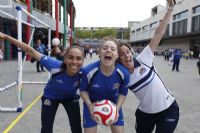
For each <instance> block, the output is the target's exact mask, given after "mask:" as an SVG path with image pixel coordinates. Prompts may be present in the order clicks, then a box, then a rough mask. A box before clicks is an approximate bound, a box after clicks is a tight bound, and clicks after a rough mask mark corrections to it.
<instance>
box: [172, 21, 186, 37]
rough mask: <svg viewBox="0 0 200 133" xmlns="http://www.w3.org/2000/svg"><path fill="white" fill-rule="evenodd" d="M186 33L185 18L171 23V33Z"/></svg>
mask: <svg viewBox="0 0 200 133" xmlns="http://www.w3.org/2000/svg"><path fill="white" fill-rule="evenodd" d="M184 33H187V19H184V20H181V21H178V22H174V23H173V30H172V34H173V35H181V34H184Z"/></svg>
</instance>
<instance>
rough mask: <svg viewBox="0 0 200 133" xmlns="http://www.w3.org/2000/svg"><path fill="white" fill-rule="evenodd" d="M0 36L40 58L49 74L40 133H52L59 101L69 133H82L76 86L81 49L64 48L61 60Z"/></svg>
mask: <svg viewBox="0 0 200 133" xmlns="http://www.w3.org/2000/svg"><path fill="white" fill-rule="evenodd" d="M0 39H4V40H8V41H10V42H11V44H13V45H15V46H17V47H19V48H21V49H22V51H24V52H26V53H27V54H29V55H30V56H31V57H32V58H35V59H36V60H37V61H39V62H40V63H41V64H42V65H44V67H45V68H46V69H47V70H48V71H49V72H50V73H51V77H50V79H49V81H48V83H47V84H46V86H45V88H44V93H43V96H42V98H41V100H42V109H41V133H53V124H54V119H55V115H56V111H57V109H58V106H59V104H62V105H63V106H64V108H65V111H66V112H67V114H68V118H69V123H70V127H71V131H72V133H82V128H81V116H80V105H79V98H80V96H79V94H78V91H77V90H78V88H79V83H80V78H81V75H80V74H81V73H80V71H81V67H82V65H83V61H84V53H83V50H82V49H81V48H80V47H78V46H71V47H69V48H68V49H66V52H65V55H64V60H63V61H60V60H57V59H55V58H52V57H49V56H46V55H44V54H42V53H40V52H38V51H36V50H35V49H33V48H32V47H30V46H29V45H27V44H25V43H23V42H21V41H18V40H16V39H15V38H13V37H11V36H8V35H6V34H3V33H1V32H0Z"/></svg>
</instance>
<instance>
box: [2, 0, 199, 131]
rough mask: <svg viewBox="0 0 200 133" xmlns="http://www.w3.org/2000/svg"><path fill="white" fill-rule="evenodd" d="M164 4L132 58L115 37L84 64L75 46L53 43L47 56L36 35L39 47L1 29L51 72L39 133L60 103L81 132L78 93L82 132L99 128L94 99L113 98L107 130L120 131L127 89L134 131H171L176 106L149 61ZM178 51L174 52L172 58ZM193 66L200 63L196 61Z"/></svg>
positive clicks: (73, 127) (49, 128)
mask: <svg viewBox="0 0 200 133" xmlns="http://www.w3.org/2000/svg"><path fill="white" fill-rule="evenodd" d="M168 6H169V8H168V10H167V12H166V14H165V16H164V18H163V19H162V21H161V23H160V24H159V26H158V28H157V29H156V31H155V35H154V37H153V38H152V40H151V41H150V43H149V44H148V45H147V46H146V47H145V48H144V49H143V50H142V51H141V53H139V54H137V56H135V57H134V55H133V50H132V48H131V46H130V45H129V44H127V43H119V42H117V41H116V40H115V39H114V38H112V37H107V38H105V39H104V42H103V43H102V45H101V47H100V49H99V60H98V61H96V62H93V63H90V64H88V65H86V66H84V67H83V62H84V56H85V52H84V50H83V49H82V48H81V47H79V46H77V45H73V46H70V47H68V48H67V49H66V50H65V51H62V50H61V49H62V48H59V47H58V45H59V44H58V45H56V46H54V47H52V51H51V54H50V55H51V56H47V55H46V54H45V51H46V50H45V47H44V46H43V44H42V43H41V40H40V39H38V40H37V43H36V44H37V47H36V48H32V47H30V46H28V45H26V44H25V43H23V42H20V41H18V40H16V39H15V38H13V37H11V36H8V35H6V34H4V33H0V39H4V40H8V41H10V42H11V44H13V45H15V46H17V47H19V48H21V49H22V51H24V52H26V53H28V54H29V55H30V56H31V57H32V58H34V59H35V60H36V61H37V62H38V64H39V65H40V66H41V70H39V65H38V64H37V65H36V68H37V71H38V72H39V71H43V70H44V69H43V67H45V68H46V69H47V71H49V72H50V73H51V77H50V79H49V81H48V83H47V84H46V86H45V88H44V93H43V96H42V99H41V100H42V107H41V133H52V132H53V124H54V119H55V115H56V111H57V109H58V106H59V104H62V105H63V106H64V108H65V111H66V113H67V115H68V118H69V123H70V127H71V131H72V133H82V125H81V113H80V103H79V99H80V97H81V98H82V100H83V128H84V132H85V133H96V132H97V126H98V123H97V122H96V121H95V120H94V118H93V114H92V111H93V108H94V103H95V102H97V101H99V100H103V99H108V100H110V101H112V102H113V103H115V104H116V107H117V114H118V115H117V117H116V119H115V121H114V123H113V124H111V125H110V128H111V132H112V133H124V118H123V108H122V105H123V103H124V102H125V99H126V96H127V94H128V89H129V90H130V91H131V92H133V94H134V95H135V96H136V97H137V98H138V100H139V105H138V108H137V110H136V111H135V116H136V125H135V130H136V132H137V133H151V132H153V130H155V132H156V133H173V132H174V131H175V128H176V126H177V124H178V121H179V106H178V103H177V101H176V100H175V97H174V96H173V94H172V93H171V92H170V90H169V89H168V88H167V87H166V86H165V84H164V83H163V81H162V80H161V79H160V76H159V74H158V72H157V71H156V68H155V66H154V65H153V59H154V54H153V53H154V52H155V50H156V48H157V47H158V44H159V42H160V40H161V39H162V37H163V35H164V33H165V30H166V27H167V25H168V23H169V21H170V18H171V16H172V11H173V7H174V2H173V0H168ZM91 51H92V50H91ZM91 53H93V51H92V52H91ZM91 56H92V55H91ZM176 56H177V57H176ZM179 56H180V51H179V50H177V51H175V52H174V59H173V60H175V59H176V58H177V59H178V58H179ZM199 60H200V59H199ZM179 62H180V60H179V61H174V65H173V68H172V70H174V69H176V71H179V67H178V64H179ZM197 66H198V67H200V61H199V63H197ZM79 91H80V95H79V93H78V92H79ZM132 114H133V115H134V113H132ZM154 128H155V129H154Z"/></svg>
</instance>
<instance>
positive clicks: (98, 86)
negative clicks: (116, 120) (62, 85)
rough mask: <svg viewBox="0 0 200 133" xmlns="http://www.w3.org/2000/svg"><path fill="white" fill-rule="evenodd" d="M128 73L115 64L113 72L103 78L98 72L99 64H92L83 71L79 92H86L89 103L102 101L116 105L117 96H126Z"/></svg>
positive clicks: (99, 71)
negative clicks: (105, 100)
mask: <svg viewBox="0 0 200 133" xmlns="http://www.w3.org/2000/svg"><path fill="white" fill-rule="evenodd" d="M128 83H129V72H128V70H127V69H126V68H125V67H123V66H122V65H120V64H118V63H117V64H116V67H115V70H114V72H113V73H112V74H111V75H110V76H105V75H104V74H103V73H102V72H101V70H100V62H99V61H97V62H94V63H92V64H90V65H88V66H86V67H85V68H84V69H83V74H82V80H81V84H80V91H88V94H89V97H90V100H91V102H95V101H100V100H103V99H108V100H111V101H112V102H114V103H116V102H117V98H118V95H119V94H122V95H125V96H126V95H127V93H128V88H127V87H128Z"/></svg>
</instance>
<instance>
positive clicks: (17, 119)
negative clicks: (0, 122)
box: [3, 93, 43, 133]
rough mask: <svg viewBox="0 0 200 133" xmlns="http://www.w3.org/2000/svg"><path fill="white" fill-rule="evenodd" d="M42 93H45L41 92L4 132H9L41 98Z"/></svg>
mask: <svg viewBox="0 0 200 133" xmlns="http://www.w3.org/2000/svg"><path fill="white" fill-rule="evenodd" d="M42 94H43V93H41V94H40V95H39V96H38V97H37V98H36V99H35V100H34V101H33V102H32V103H31V104H30V105H29V106H28V107H27V108H26V109H25V110H24V111H23V112H22V113H21V114H20V115H18V117H17V118H16V119H15V120H14V121H13V122H12V123H11V124H10V125H9V126H8V127H7V128H6V129H5V130H4V132H3V133H8V132H9V131H10V130H11V129H12V128H13V127H14V126H15V125H16V124H17V122H18V121H19V120H20V119H21V118H22V117H23V116H24V115H25V114H26V113H27V112H28V111H29V110H30V109H31V108H32V107H33V105H35V104H36V103H37V102H38V100H40V99H41V97H42Z"/></svg>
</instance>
